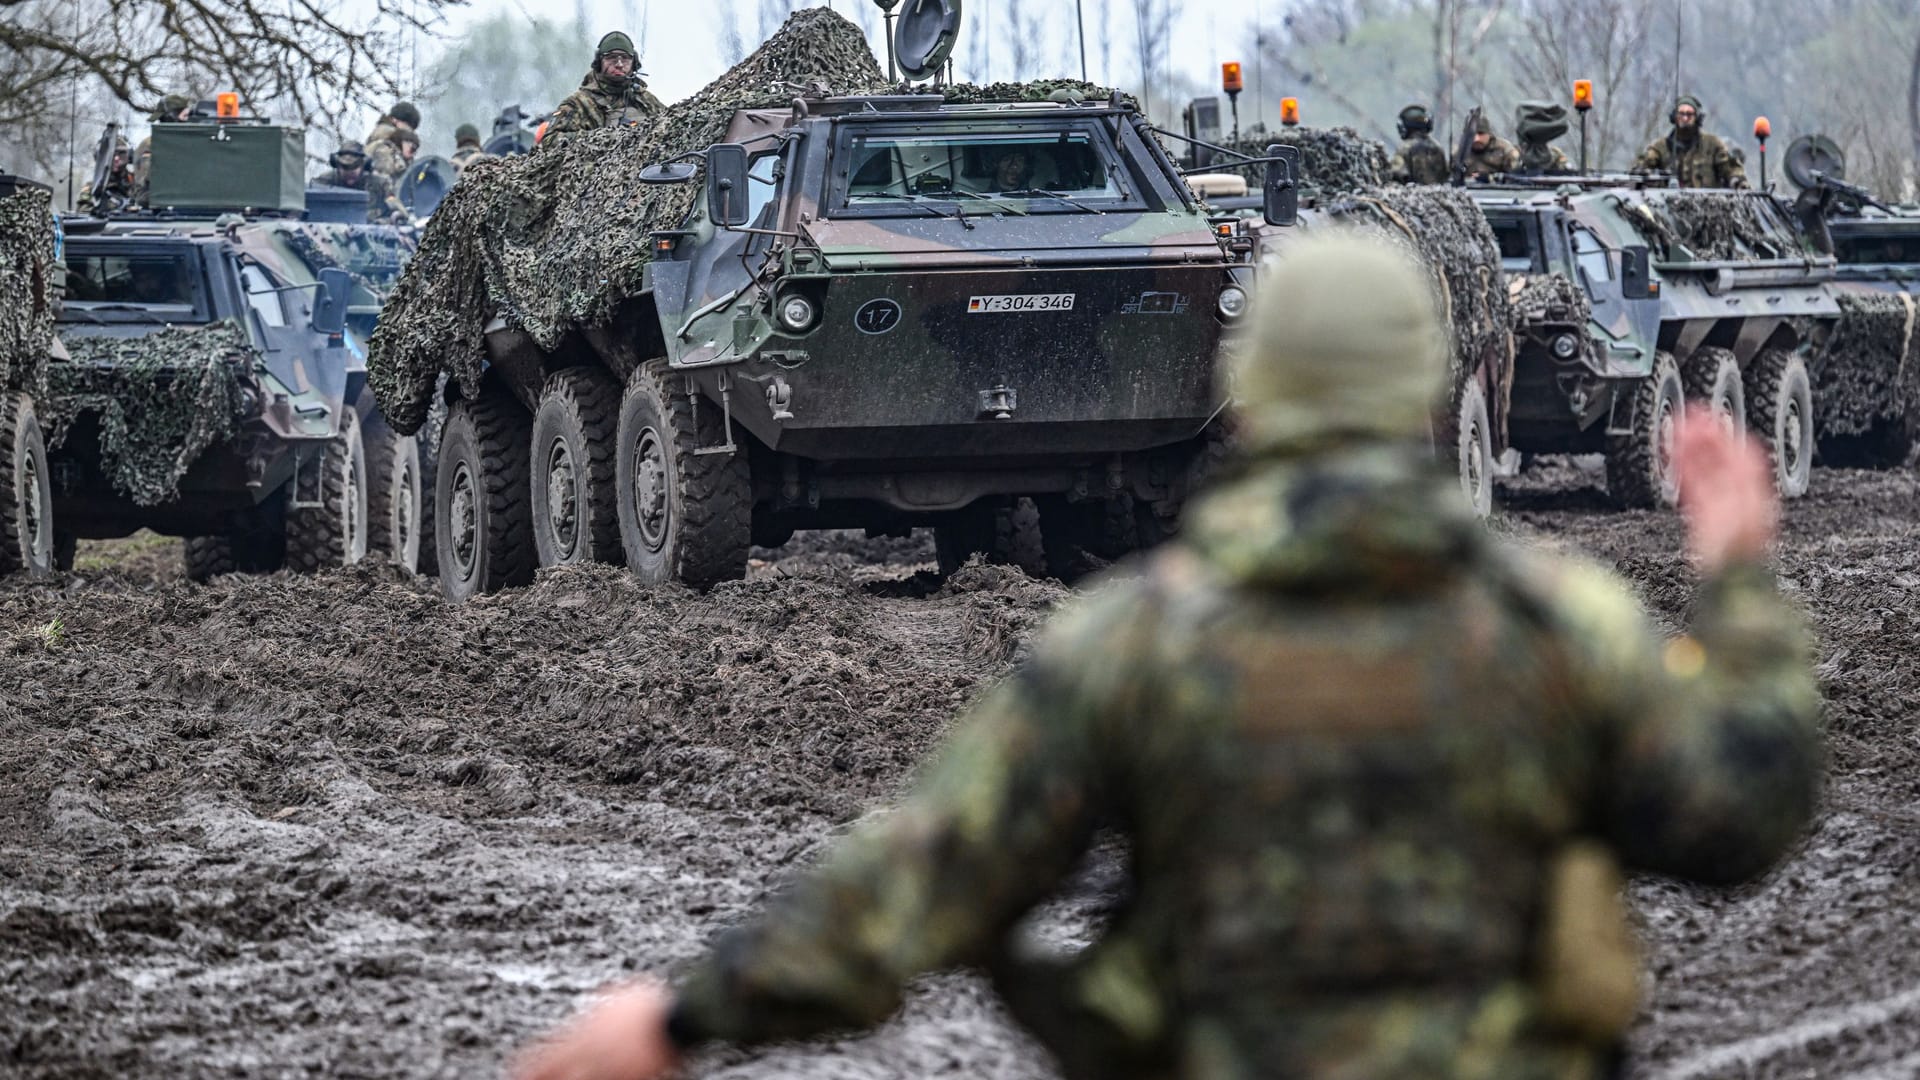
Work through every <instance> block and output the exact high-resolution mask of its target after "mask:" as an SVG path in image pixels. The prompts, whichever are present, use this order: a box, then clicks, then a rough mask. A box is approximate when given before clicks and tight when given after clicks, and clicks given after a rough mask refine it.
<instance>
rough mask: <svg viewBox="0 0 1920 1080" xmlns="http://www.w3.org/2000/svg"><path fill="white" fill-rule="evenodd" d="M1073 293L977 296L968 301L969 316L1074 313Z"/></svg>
mask: <svg viewBox="0 0 1920 1080" xmlns="http://www.w3.org/2000/svg"><path fill="white" fill-rule="evenodd" d="M1074 295H1075V294H1073V293H1070V292H1061V293H1018V294H1009V295H1003V296H975V297H970V298H968V300H967V314H969V315H997V314H1000V313H1002V312H1012V311H1072V310H1073V298H1074Z"/></svg>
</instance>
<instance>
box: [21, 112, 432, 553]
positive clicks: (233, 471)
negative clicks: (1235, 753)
mask: <svg viewBox="0 0 1920 1080" xmlns="http://www.w3.org/2000/svg"><path fill="white" fill-rule="evenodd" d="M303 144H304V135H303V133H302V132H300V131H299V130H297V129H287V128H278V127H273V126H269V125H264V124H248V123H244V122H238V121H236V122H232V123H218V124H171V125H166V126H164V127H156V128H155V131H154V144H153V169H152V176H153V184H152V200H151V201H152V206H150V207H126V208H124V209H122V210H121V211H120V212H117V213H113V214H110V215H108V216H107V217H105V218H102V219H92V220H87V221H83V222H76V223H73V225H72V227H71V229H70V236H69V239H68V244H67V250H66V259H67V266H68V279H67V284H68V287H67V302H66V304H65V306H64V309H63V311H62V314H61V319H60V331H61V333H62V335H63V337H64V338H65V340H66V342H67V344H68V347H69V352H70V353H72V354H73V357H72V359H71V360H70V361H69V362H68V363H67V364H66V366H65V367H64V368H56V369H54V371H53V383H54V385H55V386H56V387H63V388H64V389H65V393H66V397H65V398H64V399H63V401H61V402H59V403H57V404H59V405H60V406H61V409H62V417H61V419H62V424H63V430H62V431H61V437H60V438H59V439H58V440H57V441H56V445H55V447H54V448H53V450H52V452H51V466H52V472H53V479H54V483H53V492H54V504H55V509H56V513H57V514H58V516H59V521H60V527H61V532H62V535H63V537H114V536H124V535H127V534H129V533H132V532H134V531H135V530H137V529H141V528H147V529H152V530H154V531H157V532H160V533H163V534H168V535H175V536H180V537H182V538H183V540H184V544H183V549H184V559H185V564H186V572H187V574H188V575H189V576H190V577H192V578H194V579H196V580H204V579H206V578H208V577H211V576H213V575H216V574H222V573H230V572H252V573H260V572H270V571H273V570H277V569H281V568H283V567H284V568H287V569H290V570H294V571H299V572H310V571H314V570H318V569H321V568H324V567H329V566H339V565H345V564H350V563H354V562H357V561H359V560H360V559H362V558H364V557H365V556H366V555H367V553H368V552H369V551H382V552H385V553H386V554H387V555H388V557H389V558H390V559H392V560H393V561H395V562H397V563H400V564H401V565H402V566H403V567H404V568H406V569H409V570H415V569H418V557H417V553H418V552H419V551H420V549H421V547H422V545H423V542H425V541H424V540H423V537H422V536H421V532H422V530H423V528H424V527H425V520H424V514H423V512H422V511H423V509H424V508H425V506H426V502H425V499H424V492H425V490H427V489H428V485H429V482H428V481H427V480H426V478H425V477H424V475H423V469H422V458H421V455H420V453H419V448H418V442H417V440H415V439H412V438H403V437H400V436H398V435H396V434H394V433H393V432H392V431H391V429H390V428H389V427H388V426H387V425H386V423H385V421H384V420H383V419H382V418H381V416H380V414H379V412H378V411H377V409H376V408H375V406H374V402H373V395H372V394H371V393H370V392H368V391H367V390H366V371H365V356H366V353H365V348H364V346H363V344H362V342H364V341H365V340H366V337H367V335H368V334H370V333H371V329H372V324H373V321H374V320H375V319H376V318H377V315H378V311H379V304H380V300H381V298H382V295H383V291H382V290H383V289H384V288H385V287H386V286H387V285H389V284H390V283H391V281H392V279H393V277H394V276H396V275H397V274H398V273H399V270H400V268H401V265H402V263H403V262H404V260H405V258H406V257H407V255H408V254H409V253H410V251H411V247H412V238H411V237H410V235H408V234H407V233H406V232H404V231H403V230H399V229H395V228H393V227H390V226H372V225H363V224H344V223H337V222H326V221H306V220H302V216H303V211H304V206H305V191H304V182H303V179H302V177H301V163H302V161H303V160H304V154H303V152H302V149H301V148H302V147H303ZM195 395H199V396H198V397H196V396H195ZM149 399H151V400H149ZM156 403H158V404H156ZM195 403H204V404H201V406H200V407H203V408H205V409H208V410H210V411H211V413H212V414H213V415H206V416H198V417H193V418H192V423H193V425H194V428H193V430H194V431H195V432H197V433H198V434H195V435H193V436H192V437H186V436H184V435H183V434H182V433H180V432H173V431H160V430H159V429H157V428H153V429H143V427H142V425H143V423H149V424H150V423H152V422H153V416H152V410H153V409H155V408H165V409H168V410H175V411H178V410H182V409H188V410H190V409H192V408H194V407H195ZM176 438H177V439H178V442H179V445H178V446H173V445H170V444H171V442H172V441H174V440H176ZM143 439H144V440H147V441H146V442H142V440H143ZM156 441H157V442H158V443H159V444H160V445H159V446H158V447H157V451H158V453H157V456H156V453H155V451H156V447H155V446H154V445H151V444H152V443H153V442H156ZM136 443H140V445H138V446H136V445H135V444H136ZM200 443H204V445H199V444H200ZM169 453H172V454H174V455H175V456H174V457H173V458H172V460H171V461H167V460H166V459H167V455H168V454H169ZM136 455H137V456H138V457H139V461H138V463H137V466H136V463H135V457H136ZM156 462H162V463H164V464H165V465H166V467H165V468H164V469H162V470H160V471H163V472H164V473H166V475H164V476H157V477H156V476H147V475H144V474H143V475H139V476H136V475H134V473H135V472H136V471H137V470H146V471H148V472H151V471H154V470H155V468H156V465H155V463H156ZM427 543H429V544H430V542H427ZM63 550H66V551H69V552H70V551H71V550H72V542H71V540H68V541H67V542H66V543H65V545H64V546H63ZM410 560H411V561H410Z"/></svg>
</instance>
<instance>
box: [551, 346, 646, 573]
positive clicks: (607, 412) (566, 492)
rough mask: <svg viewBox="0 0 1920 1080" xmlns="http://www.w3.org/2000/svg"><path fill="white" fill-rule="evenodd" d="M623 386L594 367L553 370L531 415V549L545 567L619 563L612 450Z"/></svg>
mask: <svg viewBox="0 0 1920 1080" xmlns="http://www.w3.org/2000/svg"><path fill="white" fill-rule="evenodd" d="M619 429H620V386H619V384H618V383H615V382H614V381H613V380H612V379H611V378H609V377H608V376H607V375H606V374H604V373H603V372H601V371H599V370H597V369H594V368H584V367H580V368H568V369H566V370H565V371H556V372H554V373H553V375H552V376H551V377H550V378H548V379H547V385H546V388H545V389H543V390H542V391H541V392H540V407H539V408H538V409H537V410H535V411H534V414H533V473H532V484H533V546H534V549H535V550H536V551H537V552H538V553H539V557H540V565H541V566H559V565H561V564H563V563H580V562H603V563H618V562H620V561H622V560H623V559H624V558H625V557H626V555H625V551H624V549H623V548H622V547H621V544H620V512H619V510H618V509H616V508H615V506H614V501H615V499H614V490H615V489H614V468H613V449H614V443H615V441H616V439H617V437H618V435H619Z"/></svg>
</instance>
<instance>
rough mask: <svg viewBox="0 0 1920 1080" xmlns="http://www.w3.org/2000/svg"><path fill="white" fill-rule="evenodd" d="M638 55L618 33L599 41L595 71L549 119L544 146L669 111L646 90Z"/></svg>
mask: <svg viewBox="0 0 1920 1080" xmlns="http://www.w3.org/2000/svg"><path fill="white" fill-rule="evenodd" d="M638 63H639V54H638V53H636V52H634V49H633V39H632V38H630V37H628V36H627V35H625V34H623V33H621V32H620V31H618V30H616V31H614V32H613V33H611V34H608V35H607V36H606V37H603V38H601V39H600V44H599V45H598V46H597V47H596V48H595V49H594V50H593V68H592V70H590V71H588V72H587V77H586V78H584V79H582V80H580V89H578V90H575V91H574V92H573V93H571V94H569V95H567V99H566V100H565V101H562V102H561V103H560V104H559V105H558V106H556V107H555V108H554V110H553V115H552V116H550V117H548V118H547V133H546V135H545V137H544V138H543V139H542V140H541V141H542V142H555V143H556V145H557V141H556V140H555V139H554V136H556V135H558V136H562V139H561V140H558V141H564V137H565V136H566V135H568V134H571V133H572V132H576V131H592V130H594V129H595V128H604V127H631V126H633V125H635V124H638V123H640V122H641V121H643V120H646V119H648V118H650V117H653V116H655V115H657V114H659V113H660V112H661V111H662V110H664V109H665V108H666V106H665V105H663V104H661V102H660V99H659V98H657V97H654V96H653V93H652V92H651V91H649V90H648V89H647V84H646V81H645V80H643V79H641V78H640V74H641V73H640V72H637V71H636V70H635V66H636V65H637V64H638Z"/></svg>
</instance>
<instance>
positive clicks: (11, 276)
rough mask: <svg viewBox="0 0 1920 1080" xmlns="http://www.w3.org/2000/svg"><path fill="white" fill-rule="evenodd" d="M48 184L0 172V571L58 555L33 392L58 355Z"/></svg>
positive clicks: (20, 569)
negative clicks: (1, 325)
mask: <svg viewBox="0 0 1920 1080" xmlns="http://www.w3.org/2000/svg"><path fill="white" fill-rule="evenodd" d="M52 192H53V189H52V188H50V187H48V186H47V185H45V184H41V183H36V182H35V181H32V180H28V179H25V178H24V177H18V176H13V175H11V174H0V230H4V232H3V233H0V290H3V291H0V318H4V319H5V326H4V329H3V330H0V349H3V350H4V352H0V576H6V575H10V574H25V575H28V576H32V577H42V576H45V575H47V574H49V573H51V572H52V571H53V569H54V565H55V563H56V562H57V561H58V557H57V552H56V550H55V548H56V544H55V534H54V527H53V522H54V517H53V500H52V486H51V478H50V475H49V472H48V468H47V447H46V439H45V435H44V429H43V427H42V424H41V420H40V413H39V406H40V403H39V401H38V400H37V398H36V396H35V392H36V390H37V389H38V384H39V381H40V378H39V373H40V372H41V371H42V370H44V368H45V365H46V364H47V363H48V362H49V360H50V359H52V358H53V357H56V356H58V355H60V343H59V341H58V340H57V339H56V338H55V337H54V336H53V322H54V318H55V316H56V314H57V313H58V311H59V306H60V290H61V286H62V269H61V263H60V246H61V242H62V232H61V227H60V219H59V215H57V214H55V213H54V212H53V209H52Z"/></svg>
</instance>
